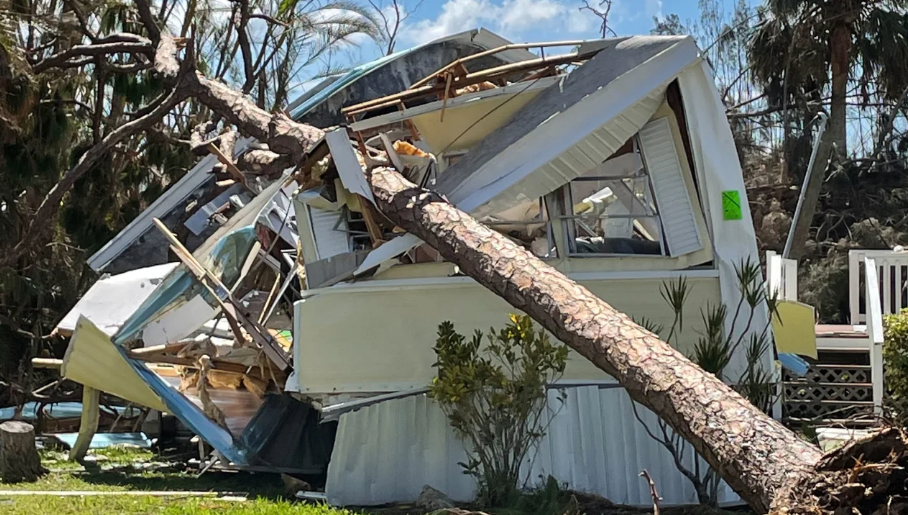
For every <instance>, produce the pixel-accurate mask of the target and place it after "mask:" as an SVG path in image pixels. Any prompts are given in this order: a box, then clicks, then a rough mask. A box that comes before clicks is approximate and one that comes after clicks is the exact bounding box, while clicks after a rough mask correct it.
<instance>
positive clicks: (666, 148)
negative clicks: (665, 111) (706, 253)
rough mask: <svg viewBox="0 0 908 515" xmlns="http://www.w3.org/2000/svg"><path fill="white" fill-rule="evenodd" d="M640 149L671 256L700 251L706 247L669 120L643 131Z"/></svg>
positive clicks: (654, 122) (657, 122)
mask: <svg viewBox="0 0 908 515" xmlns="http://www.w3.org/2000/svg"><path fill="white" fill-rule="evenodd" d="M640 147H641V150H642V151H643V160H644V162H645V163H646V168H647V170H648V171H649V174H650V179H652V181H653V192H654V193H655V195H656V203H657V206H656V207H657V208H658V209H659V215H660V218H661V220H662V226H663V227H664V228H665V241H666V243H668V250H669V254H670V255H672V256H683V255H684V254H690V253H691V252H696V251H698V250H700V249H701V248H703V243H702V242H701V241H700V232H699V231H698V230H697V220H696V218H694V210H693V207H691V202H690V194H689V192H688V191H687V186H686V184H685V181H684V171H683V170H682V169H681V162H680V161H679V160H678V150H677V148H676V147H675V140H674V138H672V131H671V127H670V126H669V124H668V119H667V118H659V119H657V120H653V121H651V122H649V123H647V124H646V125H645V126H644V127H643V128H642V129H640Z"/></svg>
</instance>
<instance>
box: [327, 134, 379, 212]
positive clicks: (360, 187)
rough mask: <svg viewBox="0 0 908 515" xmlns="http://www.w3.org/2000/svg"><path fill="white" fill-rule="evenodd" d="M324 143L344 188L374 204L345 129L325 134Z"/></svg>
mask: <svg viewBox="0 0 908 515" xmlns="http://www.w3.org/2000/svg"><path fill="white" fill-rule="evenodd" d="M325 142H327V143H328V150H329V151H330V152H331V158H332V159H333V160H334V166H335V168H337V173H338V175H340V180H341V184H343V185H344V188H347V191H349V192H351V193H355V194H357V195H360V196H362V197H364V198H366V199H367V200H369V202H372V204H375V197H373V196H372V189H371V188H370V187H369V183H368V181H366V175H365V172H364V171H363V167H362V165H360V164H359V159H357V158H356V153H355V152H354V151H353V145H351V144H350V137H349V136H347V129H337V130H333V131H331V132H329V133H328V134H325Z"/></svg>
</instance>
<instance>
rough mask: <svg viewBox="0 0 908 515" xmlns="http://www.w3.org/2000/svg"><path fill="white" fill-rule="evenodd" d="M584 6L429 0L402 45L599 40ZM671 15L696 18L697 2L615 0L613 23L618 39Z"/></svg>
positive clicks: (552, 1) (574, 0)
mask: <svg viewBox="0 0 908 515" xmlns="http://www.w3.org/2000/svg"><path fill="white" fill-rule="evenodd" d="M417 3H418V0H406V1H405V4H406V5H410V6H413V5H416V4H417ZM597 3H598V0H591V1H590V4H593V5H595V4H597ZM729 3H730V2H729ZM582 5H583V2H582V1H581V0H425V1H424V2H422V4H421V5H420V6H419V9H417V10H416V12H415V13H413V15H412V16H411V17H410V18H409V19H408V20H407V22H406V25H405V27H404V30H403V39H404V41H403V42H405V43H407V44H409V43H419V42H424V41H427V40H431V39H435V38H436V37H440V36H443V35H446V34H451V33H454V32H459V31H463V30H467V29H472V28H475V27H477V26H483V27H486V28H488V29H490V30H492V31H493V32H496V33H499V34H500V35H502V36H504V37H505V38H508V39H510V40H512V41H515V42H524V41H546V40H549V41H551V40H558V39H575V38H590V37H595V36H596V34H597V30H598V25H599V20H598V19H597V18H596V17H595V16H594V15H593V14H592V13H590V12H581V11H580V10H579V7H580V6H582ZM668 13H676V14H678V15H679V16H680V17H681V19H682V20H683V19H687V18H697V17H698V16H699V9H698V8H697V0H614V1H613V2H612V10H611V13H610V16H609V22H610V26H611V27H612V28H613V30H614V31H615V32H616V33H618V34H619V35H630V34H647V33H649V30H650V29H651V28H652V26H653V17H654V16H660V17H661V16H663V15H665V14H668Z"/></svg>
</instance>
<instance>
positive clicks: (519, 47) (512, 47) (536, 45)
mask: <svg viewBox="0 0 908 515" xmlns="http://www.w3.org/2000/svg"><path fill="white" fill-rule="evenodd" d="M583 43H586V41H583V40H574V41H547V42H543V43H512V44H510V45H503V46H500V47H496V48H490V49H489V50H485V51H482V52H479V53H476V54H472V55H468V56H466V57H461V58H460V59H457V60H455V61H451V62H450V63H448V64H446V65H444V66H443V67H441V68H439V69H438V70H436V71H435V72H433V73H432V74H430V75H427V76H425V77H424V78H422V79H420V80H418V81H416V83H415V84H413V85H412V86H410V89H415V88H418V87H420V86H422V85H424V84H427V83H428V82H429V81H431V80H432V79H434V78H435V77H438V76H439V75H441V74H442V73H444V72H445V71H447V70H448V69H450V68H454V67H455V66H461V67H463V63H466V62H469V61H472V60H474V59H479V58H480V57H485V56H487V55H494V54H498V53H501V52H506V51H508V50H526V49H529V48H548V47H554V46H578V45H581V44H583ZM518 62H523V61H518ZM464 69H466V68H465V67H464Z"/></svg>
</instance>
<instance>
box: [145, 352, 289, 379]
mask: <svg viewBox="0 0 908 515" xmlns="http://www.w3.org/2000/svg"><path fill="white" fill-rule="evenodd" d="M128 355H129V357H130V358H132V359H136V360H138V361H143V362H145V363H165V364H168V365H175V366H178V367H186V368H196V369H197V368H199V362H198V360H197V359H194V358H186V357H180V356H172V355H167V354H161V355H148V354H135V353H134V351H132V352H130V353H129V354H128ZM211 369H212V370H217V371H220V372H227V373H230V374H240V375H250V376H254V377H260V378H262V379H270V378H271V374H263V373H261V371H260V369H259V367H258V365H254V366H251V367H250V366H247V365H243V364H241V363H233V362H231V361H225V360H223V359H218V358H212V359H211ZM274 377H275V378H284V377H286V376H285V374H284V373H283V372H278V371H275V372H274Z"/></svg>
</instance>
